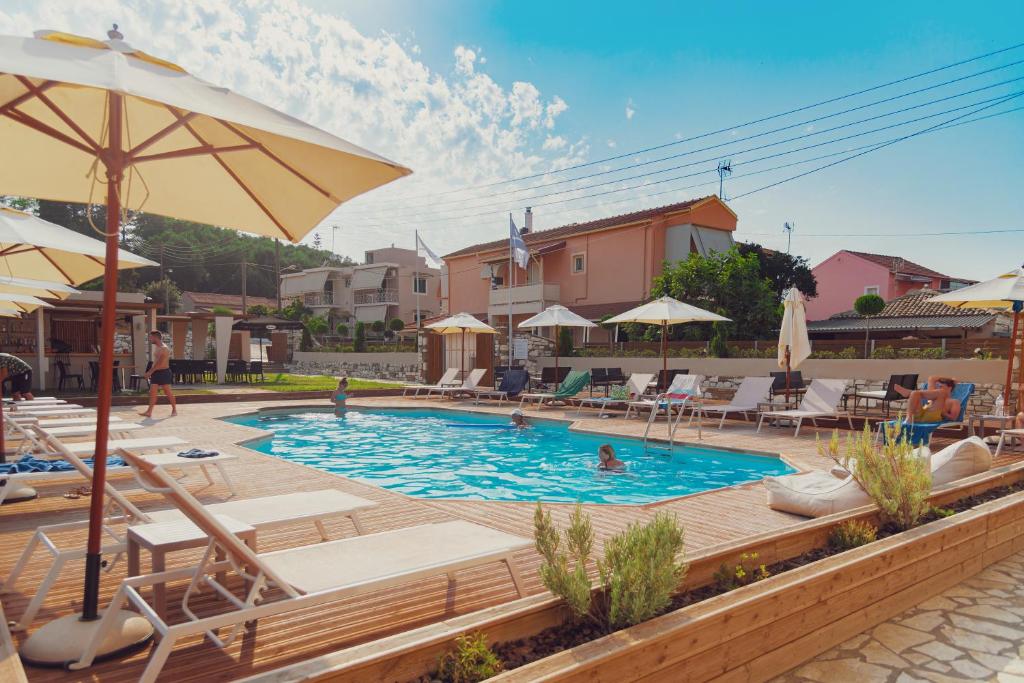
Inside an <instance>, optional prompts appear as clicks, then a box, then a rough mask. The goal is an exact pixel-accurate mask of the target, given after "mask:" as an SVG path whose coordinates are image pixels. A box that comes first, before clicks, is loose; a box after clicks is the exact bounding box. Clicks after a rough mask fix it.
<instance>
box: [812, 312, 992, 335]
mask: <svg viewBox="0 0 1024 683" xmlns="http://www.w3.org/2000/svg"><path fill="white" fill-rule="evenodd" d="M994 317H995V315H994V314H992V313H985V314H983V315H968V316H962V315H925V316H909V315H905V316H898V317H891V318H882V319H881V320H876V319H874V318H872V319H871V320H870V321H868V320H865V319H864V318H829V319H828V320H815V321H814V322H809V323H807V331H808V332H854V331H860V332H863V331H864V330H873V331H879V330H888V331H890V332H891V331H893V330H897V331H903V330H906V331H912V330H943V329H954V330H963V329H968V330H972V329H976V328H978V327H982V326H984V325H985V324H987V323H988V322H989V321H990V320H992V318H994Z"/></svg>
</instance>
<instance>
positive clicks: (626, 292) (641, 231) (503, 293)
mask: <svg viewBox="0 0 1024 683" xmlns="http://www.w3.org/2000/svg"><path fill="white" fill-rule="evenodd" d="M532 218H533V216H532V214H531V213H530V210H529V209H527V213H526V220H525V228H524V229H523V232H524V234H523V241H524V242H525V243H526V246H527V248H528V249H529V251H530V262H529V266H528V267H527V268H525V269H522V268H519V267H518V266H513V268H512V271H513V272H512V274H511V276H510V275H509V258H508V254H509V244H508V239H507V238H506V239H501V240H495V241H493V242H486V243H483V244H474V245H472V246H469V247H466V248H465V249H460V250H458V251H456V252H453V253H451V254H448V255H447V256H445V257H444V261H445V265H446V269H447V281H446V283H445V284H446V285H447V286H446V287H443V288H442V299H443V301H442V308H443V310H447V311H450V312H451V313H457V312H466V313H471V314H473V315H475V316H477V317H479V318H481V319H482V320H488V321H489V322H490V323H492V324H500V325H504V324H505V322H506V321H507V320H508V303H509V297H510V296H511V299H512V315H513V324H518V323H519V322H521V321H522V320H525V319H526V318H528V317H530V316H532V315H534V314H535V313H538V312H540V311H542V310H543V309H544V308H545V307H547V306H550V305H552V304H562V305H563V306H565V307H567V308H569V309H571V310H573V311H574V312H576V313H577V314H579V315H581V316H583V317H585V318H588V319H590V320H595V321H596V320H599V319H600V318H601V317H602V316H604V315H606V314H612V315H614V314H617V313H621V312H623V311H625V310H627V309H629V308H632V307H634V306H636V305H637V304H639V303H641V302H643V301H644V300H646V299H648V298H649V296H650V289H651V281H652V279H653V278H654V277H655V276H656V275H658V274H660V273H661V269H662V264H663V263H664V262H665V261H677V260H680V259H684V258H686V257H687V256H688V255H689V254H691V253H694V252H695V253H700V254H707V253H708V252H711V251H724V250H727V249H728V248H729V247H731V246H732V244H733V238H732V233H733V231H735V230H736V222H737V217H736V214H735V213H733V211H732V209H730V208H729V207H728V206H726V205H725V203H724V202H722V201H721V200H720V199H719V198H718V197H716V196H714V195H712V196H710V197H702V198H700V199H693V200H690V201H686V202H680V203H678V204H670V205H668V206H660V207H657V208H652V209H645V210H643V211H635V212H632V213H627V214H622V215H619V216H611V217H609V218H601V219H598V220H594V221H588V222H586V223H572V224H570V225H563V226H561V227H558V228H552V229H550V230H540V231H537V232H534V231H533V230H532V222H533V221H532ZM510 285H511V286H510ZM580 335H582V332H581V333H580ZM604 335H605V333H604V331H603V330H600V329H596V330H591V332H590V339H591V340H592V341H599V340H602V339H606V338H607V337H605V336H604ZM578 338H582V336H580V337H578Z"/></svg>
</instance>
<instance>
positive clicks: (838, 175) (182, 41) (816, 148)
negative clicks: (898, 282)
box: [0, 0, 1024, 279]
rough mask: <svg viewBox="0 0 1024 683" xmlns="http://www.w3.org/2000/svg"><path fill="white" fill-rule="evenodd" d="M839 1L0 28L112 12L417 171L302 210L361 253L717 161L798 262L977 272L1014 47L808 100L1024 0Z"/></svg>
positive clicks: (576, 213) (995, 201)
mask: <svg viewBox="0 0 1024 683" xmlns="http://www.w3.org/2000/svg"><path fill="white" fill-rule="evenodd" d="M838 5H839V4H838V3H832V4H822V3H810V2H790V3H763V2H732V3H680V2H675V3H669V2H666V3H657V2H652V3H643V2H641V3H630V4H625V5H624V4H619V3H614V4H612V3H608V4H601V3H593V2H588V3H582V2H568V1H567V2H557V3H553V2H550V1H549V2H530V1H528V0H520V1H517V2H495V1H487V0H474V1H469V0H465V1H455V0H431V1H430V2H422V1H413V0H407V1H398V0H349V1H347V2H335V1H332V0H279V1H277V2H270V1H268V0H243V1H232V0H177V1H175V2H157V1H155V0H135V1H133V2H126V1H123V0H91V1H90V2H89V3H81V2H72V1H65V0H32V1H22V0H0V26H3V27H4V29H3V30H4V31H6V32H10V33H14V34H21V35H27V34H29V33H31V32H32V31H33V30H36V29H42V28H47V29H58V30H64V31H70V32H74V33H80V34H84V35H89V36H94V37H103V36H104V33H105V31H106V29H107V28H109V25H110V24H111V23H113V22H117V23H118V24H119V26H120V28H121V31H122V32H123V33H124V34H125V37H126V40H127V41H128V42H129V43H131V44H132V45H134V46H135V47H138V48H140V49H142V50H145V51H147V52H150V53H151V54H155V55H157V56H160V57H162V58H164V59H169V60H171V61H174V62H176V63H178V64H180V65H181V66H183V67H185V68H186V69H188V70H189V71H190V72H191V73H193V74H195V75H197V76H198V77H200V78H203V79H205V80H207V81H210V82H213V83H216V84H218V85H223V86H227V87H230V88H232V89H233V90H235V91H238V92H240V93H242V94H245V95H247V96H249V97H252V98H254V99H257V100H259V101H262V102H264V103H266V104H268V105H270V106H273V107H276V108H279V109H282V110H284V111H287V112H288V113H290V114H292V115H294V116H297V117H299V118H302V119H304V120H306V121H309V122H310V123H313V124H314V125H317V126H320V127H322V128H324V129H326V130H328V131H330V132H332V133H334V134H336V135H339V136H341V137H343V138H345V139H347V140H350V141H352V142H354V143H356V144H359V145H362V146H363V147H366V148H368V149H370V150H373V151H374V152H377V153H379V154H382V155H384V156H386V157H388V158H390V159H392V160H395V161H398V162H400V163H402V164H404V165H406V166H408V167H410V168H411V169H413V171H414V173H413V175H411V176H409V177H408V178H405V179H402V180H400V181H397V182H395V183H392V184H391V185H389V186H386V187H384V188H381V189H378V190H375V191H373V192H370V193H368V194H366V195H364V196H362V197H360V198H357V199H355V200H353V201H351V202H349V203H348V204H346V205H345V206H343V207H342V208H340V209H339V210H338V211H337V212H336V213H335V214H334V215H332V216H330V217H329V218H328V219H327V220H326V221H325V222H324V223H323V224H322V225H321V226H320V228H319V229H318V232H319V234H320V236H321V239H322V242H323V244H324V246H325V247H327V248H332V247H333V248H334V250H335V251H337V252H338V253H340V254H345V255H349V256H352V257H354V258H356V259H357V260H361V258H362V253H363V251H364V250H366V249H372V248H375V247H380V246H387V245H389V244H392V243H394V244H395V245H396V246H405V247H412V246H414V231H416V230H418V231H419V233H420V235H421V237H422V238H423V240H424V241H425V242H426V243H427V244H428V245H430V247H431V248H432V249H433V250H434V251H436V252H438V253H441V254H444V253H447V252H450V251H454V250H456V249H459V248H462V247H464V246H467V245H469V244H473V243H476V242H480V241H485V240H490V239H497V238H501V237H504V236H506V235H507V234H508V216H509V214H510V213H511V214H512V215H513V217H514V219H515V221H516V222H517V223H518V224H520V225H521V224H522V214H523V210H524V208H525V207H526V206H528V205H531V206H534V207H535V208H534V215H535V229H543V228H549V227H556V226H559V225H564V224H566V223H572V222H577V221H583V220H589V219H593V218H599V217H603V216H608V215H614V214H619V213H624V212H628V211H632V210H638V209H643V208H647V207H650V206H658V205H662V204H669V203H673V202H677V201H683V200H685V199H690V198H693V197H698V196H703V195H707V194H711V193H716V192H717V191H718V175H717V173H716V171H715V169H716V166H717V164H718V162H719V161H723V160H731V161H732V163H733V176H732V177H731V178H728V179H726V181H725V195H726V198H727V200H728V202H729V205H730V207H731V208H732V209H733V210H734V211H735V212H736V213H737V214H738V216H739V227H738V229H737V232H736V234H735V236H736V238H737V239H738V240H743V241H753V242H758V243H761V244H763V245H765V246H767V247H771V248H774V249H783V250H784V249H786V248H787V238H786V235H785V234H784V231H783V228H782V226H783V224H784V223H785V222H790V223H791V224H793V225H794V226H795V229H794V231H793V233H792V246H791V249H792V252H793V253H795V254H798V255H801V256H805V257H807V258H808V259H809V260H810V262H811V263H812V264H815V263H818V262H820V261H822V260H824V259H825V258H827V257H828V256H830V255H831V254H833V253H835V252H836V251H837V250H839V249H843V248H847V249H857V250H861V251H872V252H878V253H884V254H893V255H899V256H903V257H905V258H910V259H912V260H915V261H917V262H919V263H922V264H923V265H926V266H929V267H931V268H934V269H936V270H939V271H942V272H945V273H947V274H949V275H953V276H956V277H967V278H975V279H982V278H987V277H991V276H993V275H995V274H997V273H999V272H1003V271H1005V270H1007V269H1008V268H1011V267H1014V266H1017V265H1020V264H1021V263H1022V262H1024V194H1022V192H1021V188H1022V187H1024V182H1022V181H1024V165H1022V164H1021V158H1022V153H1024V110H1021V111H1009V110H1012V109H1014V108H1016V107H1024V96H1022V95H1024V46H1022V47H1017V48H1016V49H1011V50H1006V51H1004V52H1001V53H1000V54H996V55H992V56H989V57H986V58H983V59H977V60H973V61H970V62H968V63H965V64H961V65H959V66H955V67H951V68H946V69H942V70H940V71H936V72H935V73H932V74H930V75H927V76H923V77H920V78H914V79H910V80H906V81H904V82H902V83H899V84H895V85H891V86H887V87H883V88H877V89H873V90H871V91H870V92H866V93H862V94H860V95H857V96H853V97H845V98H842V99H837V100H836V101H834V102H831V103H828V104H822V105H819V106H812V105H816V104H818V103H821V102H823V101H825V100H830V99H834V98H841V97H842V96H844V95H848V94H850V93H855V92H858V91H861V90H864V89H869V88H873V87H874V86H878V85H881V84H885V83H888V82H890V81H894V80H898V79H903V78H906V77H908V76H913V75H915V74H920V73H922V72H926V71H929V70H932V69H939V68H940V67H945V66H947V65H952V64H954V63H956V62H960V61H962V60H968V59H971V58H974V57H977V56H979V55H983V54H986V53H989V52H993V51H997V50H1003V49H1004V48H1009V47H1011V46H1014V45H1017V44H1018V43H1024V32H1021V31H1020V29H1019V27H1020V26H1021V25H1024V3H1021V2H985V3H980V4H978V3H975V4H967V3H962V2H935V1H932V2H913V1H908V2H902V3H889V2H886V3H882V2H875V3H872V2H860V3H848V4H846V5H845V6H838ZM1018 61H1020V62H1021V64H1014V62H1018ZM983 72H987V73H983ZM953 79H959V80H957V81H956V82H953V83H945V82H947V81H951V80H953ZM1018 79H1020V80H1018ZM944 83H945V84H944ZM922 89H924V90H923V91H922V92H918V93H911V91H915V90H922ZM1009 97H1014V99H1006V100H1005V101H1003V99H1002V98H1009ZM890 98H891V99H890ZM884 99H889V101H888V102H878V100H884ZM936 100H941V101H938V102H937V101H936ZM852 108H858V109H857V111H853V112H845V113H844V110H847V109H852ZM904 108H907V111H904V112H898V111H897V110H900V109H904ZM794 109H803V110H802V111H799V112H796V113H792V114H786V115H783V116H776V115H779V114H783V113H785V112H788V111H791V110H794ZM1004 111H1008V112H1009V113H1005V114H1004V113H1002V112H1004ZM990 115H994V116H991V117H990V118H982V119H981V120H978V121H972V119H973V118H980V117H986V116H990ZM768 117H772V118H769V120H766V121H762V122H761V123H758V124H754V125H743V124H746V123H749V122H751V121H755V120H759V119H765V118H768ZM822 117H824V118H822ZM815 119H817V120H815ZM865 119H871V120H865ZM912 119H919V120H917V121H912ZM957 123H962V124H963V125H956V126H953V124H957ZM943 125H946V126H952V127H948V128H943V127H942V126H943ZM882 127H886V130H876V129H878V128H882ZM780 128H784V130H777V129H780ZM830 129H831V130H830ZM907 136H910V137H907ZM693 138H696V139H693ZM795 138H800V139H795ZM838 138H847V139H843V140H840V139H838ZM901 138H906V139H901ZM885 142H891V144H888V145H886V146H883V147H878V148H877V149H874V147H875V146H876V145H879V144H881V143H885ZM662 145H664V147H662V148H661V149H658V150H656V151H649V152H641V151H640V150H644V149H647V148H650V147H655V146H662ZM812 145H813V147H812ZM751 147H761V149H758V150H750V148H751ZM805 147H806V148H807V149H801V148H805ZM854 155H859V156H854ZM670 156H671V157H674V158H672V159H665V160H663V161H659V159H663V158H664V157H670ZM769 156H770V157H772V158H770V159H762V157H769ZM611 157H619V158H617V159H613V160H610V158H611ZM848 157H853V158H848ZM835 162H839V163H835ZM833 163H835V165H834V166H831V167H828V168H821V169H820V170H815V169H817V168H819V167H822V166H825V165H826V164H833ZM624 166H635V168H630V169H624V168H623V167H624ZM779 166H784V167H783V168H778V167H779ZM659 171H660V172H659ZM805 173H806V175H802V176H801V174H805ZM582 176H592V177H589V178H583V177H582ZM795 176H801V177H795ZM524 178H525V179H524ZM514 179H521V180H518V181H515V182H507V181H509V180H514ZM502 181H505V182H502ZM776 183H778V184H776ZM748 193H749V194H748ZM1013 231H1016V232H1013ZM935 233H966V234H945V235H940V234H935ZM311 237H312V236H310V238H307V239H311Z"/></svg>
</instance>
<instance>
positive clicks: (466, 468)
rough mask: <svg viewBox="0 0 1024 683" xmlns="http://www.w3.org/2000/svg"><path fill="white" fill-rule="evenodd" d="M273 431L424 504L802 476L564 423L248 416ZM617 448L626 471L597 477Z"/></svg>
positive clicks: (668, 491)
mask: <svg viewBox="0 0 1024 683" xmlns="http://www.w3.org/2000/svg"><path fill="white" fill-rule="evenodd" d="M226 419H227V420H228V421H229V422H233V423H235V424H241V425H247V426H251V427H257V428H259V429H264V430H268V431H271V432H273V437H272V438H267V439H260V440H258V441H255V442H250V443H249V444H247V445H248V446H249V448H252V449H254V450H257V451H259V452H261V453H266V454H268V455H273V456H277V457H279V458H284V459H286V460H290V461H292V462H297V463H301V464H303V465H309V466H310V467H315V468H317V469H319V470H323V471H325V472H333V473H335V474H341V475H344V476H346V477H350V478H352V479H356V480H359V481H363V482H367V483H370V484H376V485H377V486H381V487H383V488H386V489H391V490H393V491H400V492H402V493H405V494H408V495H410V496H417V497H420V498H456V499H469V500H500V501H530V502H533V501H536V500H543V501H552V502H575V501H580V502H584V503H618V504H643V503H650V502H654V501H659V500H664V499H666V498H674V497H677V496H684V495H687V494H691V493H698V492H700V491H707V490H709V489H716V488H721V487H724V486H732V485H735V484H742V483H746V482H752V481H757V480H759V479H761V478H762V477H764V476H766V475H779V474H788V473H791V472H793V471H795V470H793V469H792V468H790V467H789V466H788V465H786V464H785V463H784V462H783V461H782V460H780V459H778V458H773V457H767V456H760V455H752V454H751V455H748V454H742V453H734V452H731V451H722V450H717V449H713V448H695V447H689V446H687V447H683V446H679V445H677V446H676V448H675V452H674V453H672V454H671V455H669V454H667V453H666V452H657V451H651V452H650V453H646V454H645V453H644V446H643V443H642V442H641V441H639V440H636V439H626V438H611V437H607V436H597V435H591V434H581V433H577V432H572V431H570V430H569V425H568V424H567V423H562V422H554V421H546V420H533V421H531V426H530V427H529V428H528V429H510V428H509V422H508V419H507V418H505V417H502V416H493V415H471V414H467V413H459V412H454V411H446V410H429V409H426V410H353V409H350V410H348V412H347V413H345V414H344V415H343V416H342V417H335V415H334V413H333V412H320V411H309V412H299V413H289V414H280V413H277V414H271V415H263V416H260V415H241V416H238V417H232V418H226ZM604 443H610V444H612V446H614V448H615V452H616V454H617V456H618V458H619V459H620V460H623V461H625V462H626V469H625V471H624V472H608V471H603V470H598V469H597V449H598V447H599V446H600V445H601V444H604Z"/></svg>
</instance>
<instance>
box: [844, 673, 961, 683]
mask: <svg viewBox="0 0 1024 683" xmlns="http://www.w3.org/2000/svg"><path fill="white" fill-rule="evenodd" d="M954 673H955V672H954ZM920 675H921V676H923V677H924V678H926V679H928V680H929V681H931V682H932V683H965V682H966V681H973V680H974V679H971V678H963V677H962V676H951V675H949V674H945V673H938V672H934V671H921V672H920ZM837 683H838V681H837Z"/></svg>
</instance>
